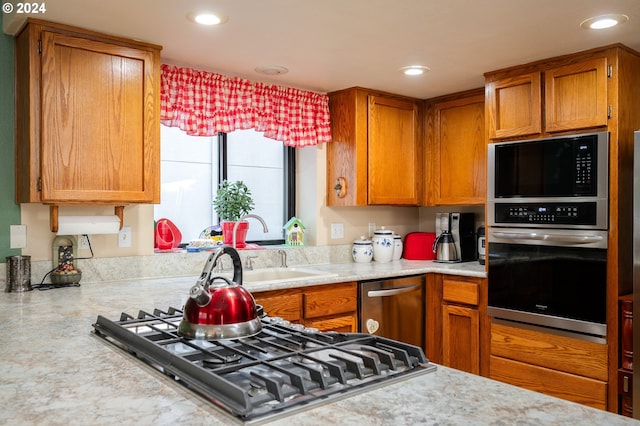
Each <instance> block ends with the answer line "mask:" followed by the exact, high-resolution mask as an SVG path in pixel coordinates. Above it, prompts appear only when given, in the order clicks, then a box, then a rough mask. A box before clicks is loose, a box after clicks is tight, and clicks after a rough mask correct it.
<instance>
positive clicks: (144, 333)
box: [93, 308, 436, 423]
mask: <svg viewBox="0 0 640 426" xmlns="http://www.w3.org/2000/svg"><path fill="white" fill-rule="evenodd" d="M181 319H182V311H180V310H179V309H176V308H169V309H168V310H167V311H162V310H159V309H155V310H154V311H153V312H152V313H149V312H145V311H140V312H139V313H138V316H137V317H133V316H131V315H129V314H126V313H122V315H121V317H120V320H119V321H111V320H108V319H107V318H105V317H103V316H98V319H97V321H96V323H95V324H93V327H94V333H95V334H96V335H97V336H100V337H102V338H104V339H106V340H107V341H109V342H110V343H113V344H114V345H116V346H118V347H120V348H121V349H124V350H126V351H128V352H129V353H131V354H133V355H135V356H136V357H137V358H139V359H140V360H142V361H144V362H146V363H148V364H149V365H151V366H153V367H154V368H156V369H157V370H158V371H161V372H162V373H164V374H166V375H168V376H170V377H172V378H174V379H175V380H176V381H178V382H179V383H180V384H183V385H185V386H187V387H188V388H190V389H192V390H194V391H196V392H198V393H199V394H201V395H202V396H204V397H206V398H207V399H208V400H210V401H211V402H212V403H214V404H215V405H216V406H218V407H220V408H222V409H223V410H224V411H225V412H227V413H229V414H231V415H232V416H234V417H235V418H236V419H238V420H240V421H244V422H246V423H259V422H263V421H267V420H273V419H275V418H279V417H284V416H286V415H289V414H292V413H293V412H297V411H300V410H303V409H308V408H311V407H314V406H317V405H318V404H322V403H327V402H330V401H331V400H335V398H337V397H339V396H344V395H352V394H355V393H360V392H363V391H366V390H370V389H372V388H375V387H378V386H383V385H386V384H389V383H394V382H397V381H399V380H403V379H405V378H407V377H408V376H415V375H418V374H424V373H429V372H432V371H434V370H435V369H436V366H435V365H433V364H430V363H429V361H428V360H427V359H426V357H425V355H424V353H423V351H422V349H421V348H419V347H416V346H412V345H408V344H405V343H401V342H397V341H394V340H390V339H385V338H382V337H377V336H372V335H367V334H357V333H334V332H325V333H317V332H315V333H314V332H308V331H306V329H304V328H301V327H298V328H296V327H291V326H288V325H282V324H278V322H277V321H275V319H273V318H269V317H263V318H262V323H263V329H262V331H261V332H260V333H259V334H257V335H255V336H251V337H246V338H240V339H235V340H220V341H215V342H208V341H202V340H190V339H186V338H183V337H180V336H179V335H178V333H177V330H178V324H179V323H180V320H181Z"/></svg>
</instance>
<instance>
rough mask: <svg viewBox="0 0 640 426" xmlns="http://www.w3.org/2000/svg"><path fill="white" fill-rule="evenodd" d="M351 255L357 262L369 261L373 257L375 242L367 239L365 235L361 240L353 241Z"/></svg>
mask: <svg viewBox="0 0 640 426" xmlns="http://www.w3.org/2000/svg"><path fill="white" fill-rule="evenodd" d="M351 256H353V261H354V262H356V263H369V262H371V259H373V243H372V242H371V240H367V239H366V238H365V237H364V235H363V236H361V237H360V239H359V240H355V241H354V242H353V248H352V249H351Z"/></svg>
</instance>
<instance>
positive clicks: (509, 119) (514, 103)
mask: <svg viewBox="0 0 640 426" xmlns="http://www.w3.org/2000/svg"><path fill="white" fill-rule="evenodd" d="M541 92H542V85H541V79H540V73H539V72H533V73H530V74H524V75H519V76H516V77H506V78H503V79H500V80H497V81H493V82H490V83H487V85H486V86H485V93H486V97H487V117H488V119H487V125H488V128H489V138H491V139H500V138H509V137H515V136H527V135H537V134H539V133H541V132H542V107H541V102H542V98H541Z"/></svg>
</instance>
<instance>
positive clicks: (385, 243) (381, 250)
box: [373, 226, 394, 262]
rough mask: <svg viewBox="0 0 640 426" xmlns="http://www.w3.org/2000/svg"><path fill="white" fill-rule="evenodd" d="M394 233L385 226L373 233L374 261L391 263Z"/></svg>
mask: <svg viewBox="0 0 640 426" xmlns="http://www.w3.org/2000/svg"><path fill="white" fill-rule="evenodd" d="M393 248H394V244H393V231H390V230H388V229H384V226H383V227H382V228H380V229H378V230H376V231H375V232H374V233H373V260H375V261H376V262H391V259H393Z"/></svg>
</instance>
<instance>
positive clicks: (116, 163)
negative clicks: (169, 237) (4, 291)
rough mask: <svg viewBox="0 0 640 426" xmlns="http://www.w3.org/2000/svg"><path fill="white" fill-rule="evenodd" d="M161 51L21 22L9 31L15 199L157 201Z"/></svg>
mask: <svg viewBox="0 0 640 426" xmlns="http://www.w3.org/2000/svg"><path fill="white" fill-rule="evenodd" d="M160 49H161V48H160V47H159V46H156V45H152V44H148V43H141V42H137V41H132V40H127V39H123V38H118V37H112V36H107V35H103V34H99V33H95V32H92V31H85V30H82V29H79V28H74V27H70V26H66V25H60V24H54V23H50V22H46V21H40V20H34V19H28V20H27V24H26V25H25V27H24V28H23V29H22V30H21V31H20V32H19V33H18V34H17V36H16V92H17V93H18V94H19V96H16V202H18V203H45V204H49V205H52V206H57V205H86V204H101V205H114V206H124V205H126V204H130V203H158V202H159V194H160V179H159V175H160V143H159V130H160V129H159V126H160V122H159V111H160V102H159V85H160Z"/></svg>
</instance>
